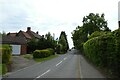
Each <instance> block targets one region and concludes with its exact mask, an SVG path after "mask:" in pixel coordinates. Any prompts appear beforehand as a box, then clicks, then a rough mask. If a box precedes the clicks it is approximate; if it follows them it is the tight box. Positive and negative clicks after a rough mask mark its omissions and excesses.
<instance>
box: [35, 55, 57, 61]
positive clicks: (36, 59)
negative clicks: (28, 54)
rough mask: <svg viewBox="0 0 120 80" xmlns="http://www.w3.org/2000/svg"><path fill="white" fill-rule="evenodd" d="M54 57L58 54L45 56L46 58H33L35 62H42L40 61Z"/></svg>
mask: <svg viewBox="0 0 120 80" xmlns="http://www.w3.org/2000/svg"><path fill="white" fill-rule="evenodd" d="M56 57H58V55H51V56H49V57H46V58H35V59H34V60H35V61H36V62H42V61H46V60H50V59H53V58H56Z"/></svg>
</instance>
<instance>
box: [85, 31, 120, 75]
mask: <svg viewBox="0 0 120 80" xmlns="http://www.w3.org/2000/svg"><path fill="white" fill-rule="evenodd" d="M116 32H119V31H118V30H117V31H115V32H113V34H106V35H102V36H99V37H94V38H91V39H89V40H88V41H87V42H86V43H84V45H83V48H84V54H85V56H87V57H88V58H89V60H91V61H92V62H93V63H94V64H96V65H97V66H100V67H104V68H106V69H108V71H109V72H110V73H111V74H112V75H115V76H117V77H120V43H119V42H120V40H118V39H119V38H120V35H119V38H118V37H116V35H115V33H116ZM119 34H120V32H119Z"/></svg>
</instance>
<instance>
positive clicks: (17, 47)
mask: <svg viewBox="0 0 120 80" xmlns="http://www.w3.org/2000/svg"><path fill="white" fill-rule="evenodd" d="M11 46H12V54H13V55H20V52H21V45H11Z"/></svg>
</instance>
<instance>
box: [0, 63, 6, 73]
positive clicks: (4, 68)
mask: <svg viewBox="0 0 120 80" xmlns="http://www.w3.org/2000/svg"><path fill="white" fill-rule="evenodd" d="M1 66H2V75H4V74H5V73H7V66H6V64H1Z"/></svg>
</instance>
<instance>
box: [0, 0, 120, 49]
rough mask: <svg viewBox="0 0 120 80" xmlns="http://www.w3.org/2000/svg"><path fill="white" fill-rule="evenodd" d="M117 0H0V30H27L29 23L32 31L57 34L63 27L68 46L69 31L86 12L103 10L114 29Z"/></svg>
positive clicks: (69, 40)
mask: <svg viewBox="0 0 120 80" xmlns="http://www.w3.org/2000/svg"><path fill="white" fill-rule="evenodd" d="M118 2H119V0H0V32H3V31H5V32H6V33H8V32H18V31H19V30H23V31H26V30H27V27H31V29H32V31H34V32H36V31H38V32H39V34H40V35H45V34H46V33H48V32H50V33H51V34H53V33H54V34H55V38H57V37H59V36H60V33H61V31H65V32H66V34H67V38H68V42H69V46H70V48H71V47H72V46H73V42H72V39H71V37H72V35H71V32H72V31H73V30H75V29H76V27H77V26H78V25H80V26H81V25H82V19H83V17H84V16H87V15H89V13H95V14H96V13H99V14H102V13H104V14H105V19H106V20H107V22H108V27H109V28H110V29H111V30H112V31H113V30H115V29H117V28H118V20H120V15H119V17H118V11H119V10H118ZM119 7H120V6H119ZM119 9H120V8H119ZM119 14H120V12H119Z"/></svg>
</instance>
